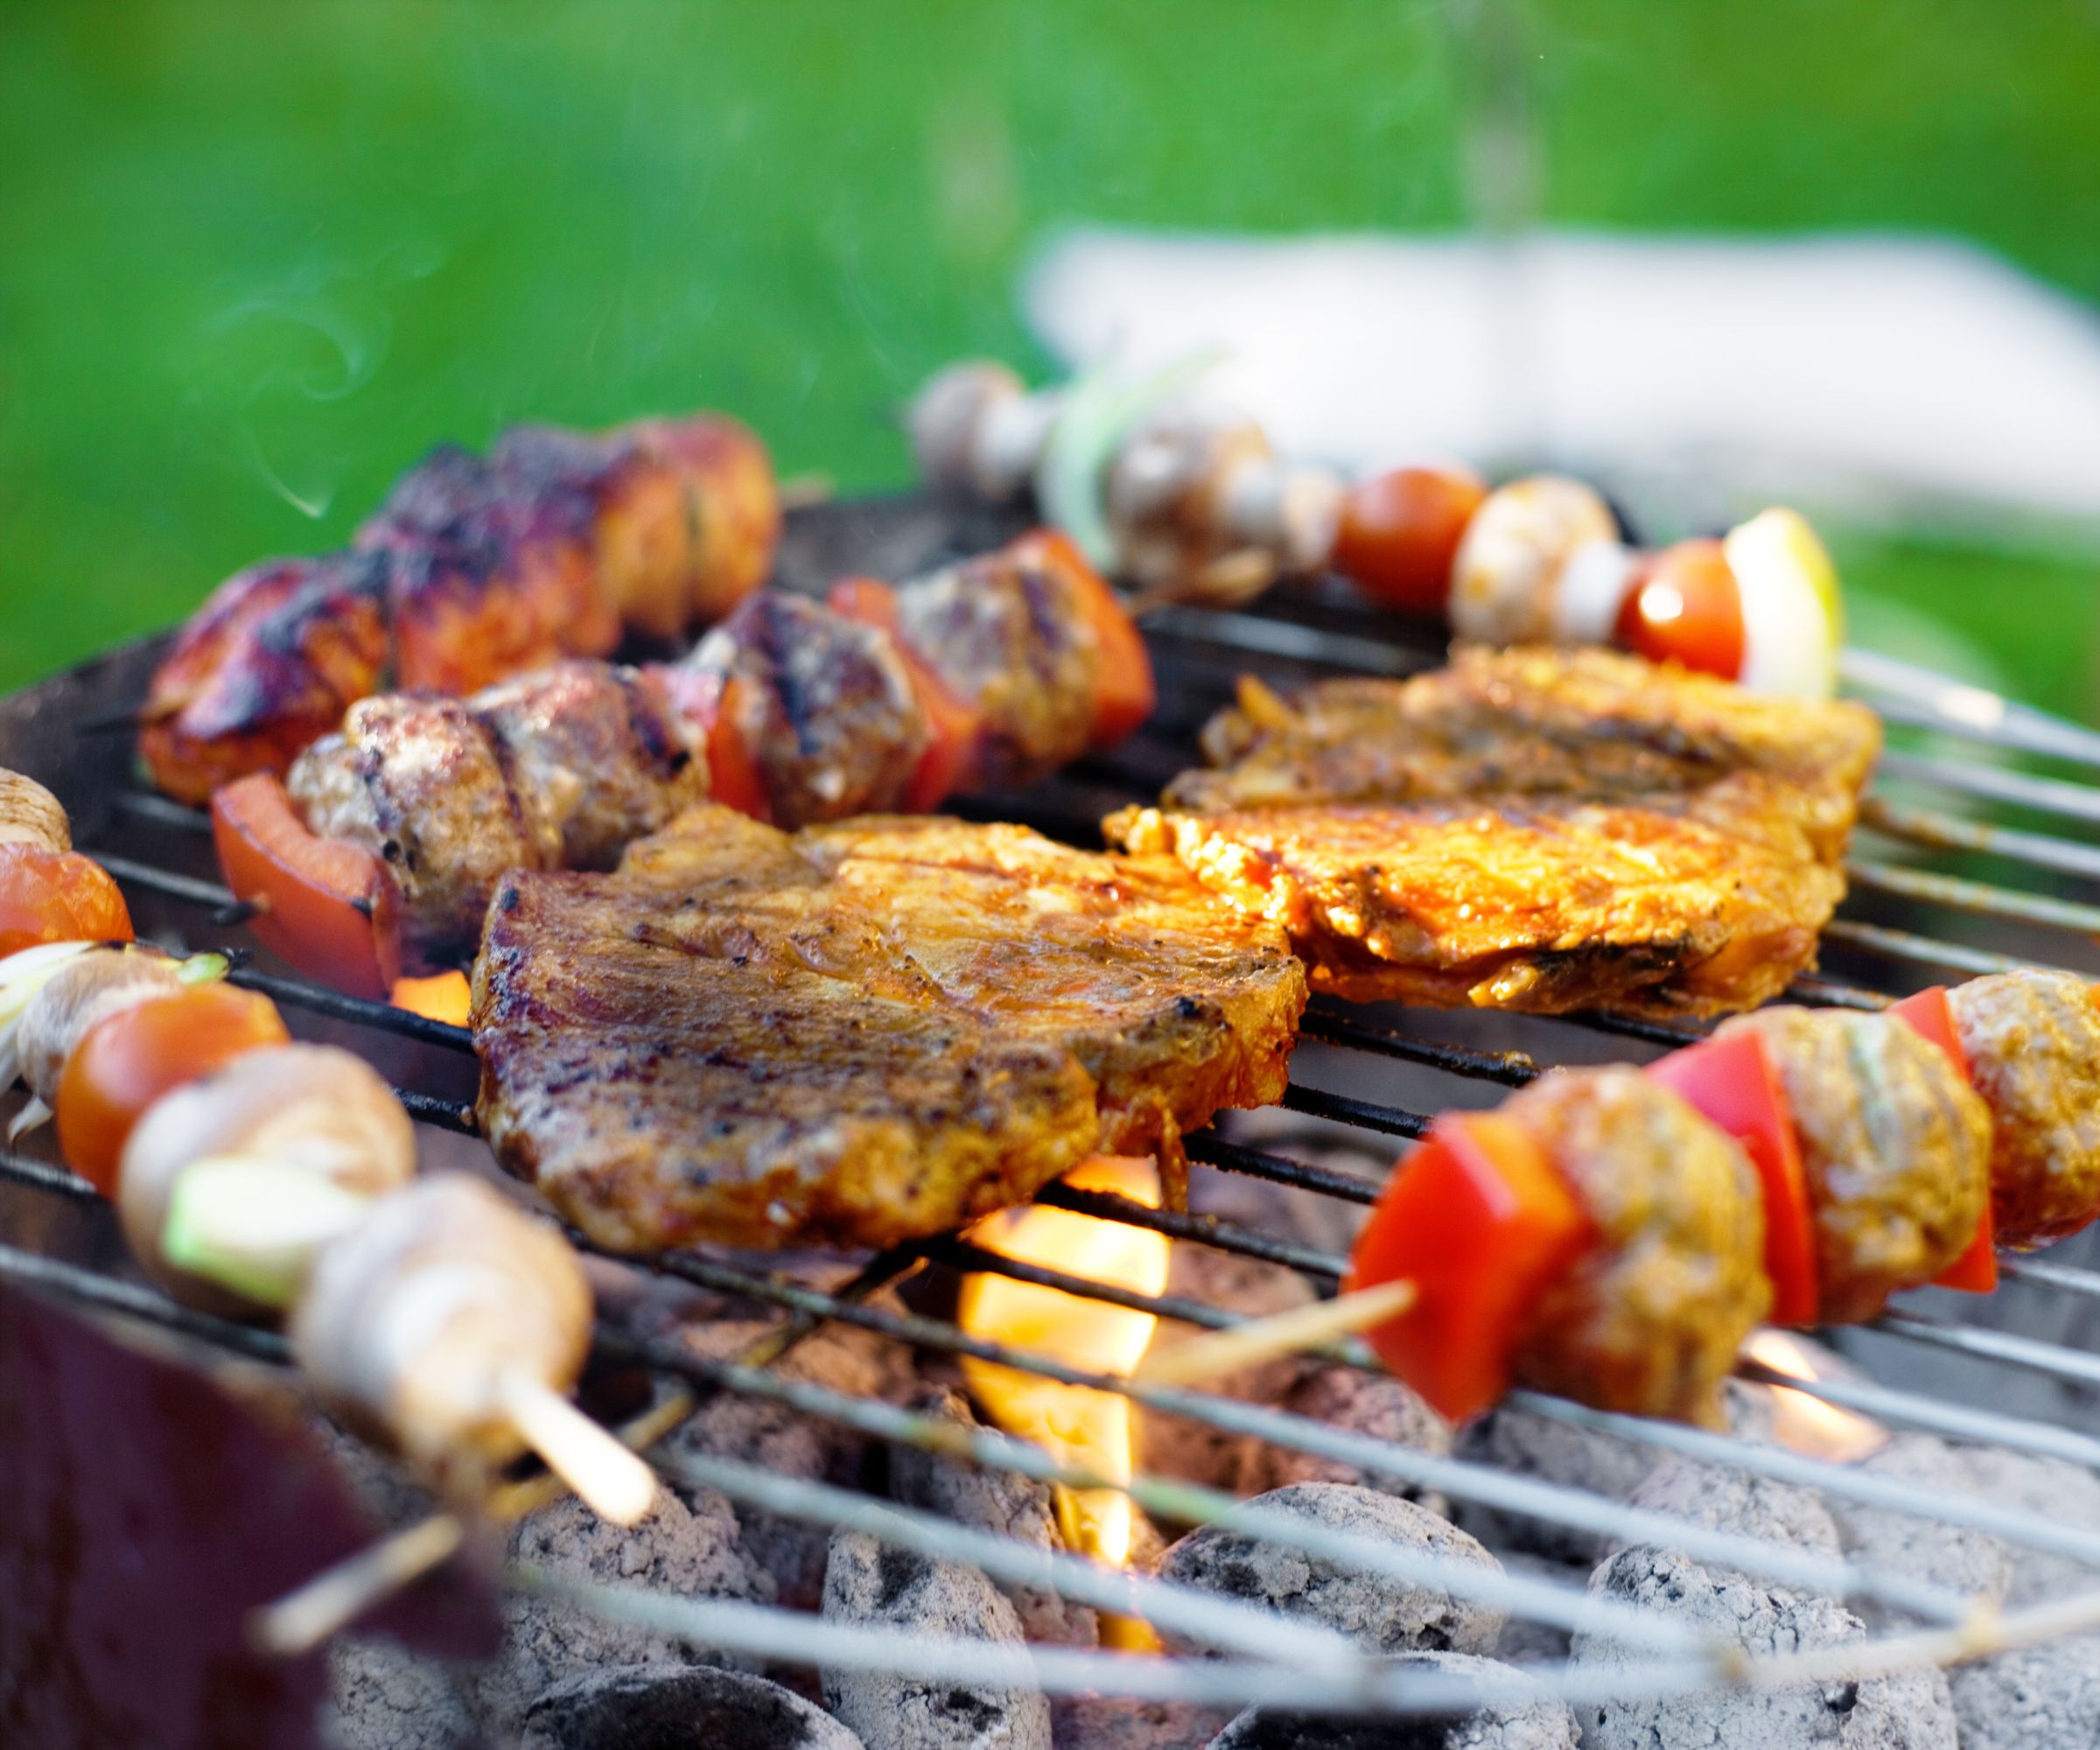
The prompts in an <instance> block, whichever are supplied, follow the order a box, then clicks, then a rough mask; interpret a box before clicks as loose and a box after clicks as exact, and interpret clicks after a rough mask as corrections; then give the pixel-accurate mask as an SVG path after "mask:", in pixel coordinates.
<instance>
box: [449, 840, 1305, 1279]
mask: <svg viewBox="0 0 2100 1750" xmlns="http://www.w3.org/2000/svg"><path fill="white" fill-rule="evenodd" d="M1305 1000H1306V984H1305V977H1304V974H1303V972H1302V970H1300V968H1299V964H1298V963H1297V962H1296V961H1295V960H1294V959H1292V956H1291V955H1290V953H1289V951H1288V949H1286V948H1285V943H1284V941H1283V938H1282V935H1280V933H1279V932H1278V931H1276V930H1274V929H1273V928H1270V927H1269V926H1267V925H1264V924H1261V923H1256V922H1248V921H1242V920H1239V919H1236V918H1234V917H1232V916H1231V915H1230V914H1229V913H1227V912H1225V911H1224V910H1223V909H1222V907H1218V906H1216V905H1215V902H1213V901H1212V900H1210V899H1209V898H1208V895H1206V894H1205V893H1203V892H1202V890H1201V888H1200V887H1198V886H1196V885H1195V884H1194V882H1193V881H1191V880H1190V879H1188V878H1187V876H1186V875H1185V874H1184V873H1183V872H1181V871H1180V869H1179V868H1178V867H1176V866H1175V865H1173V864H1172V863H1171V862H1167V861H1165V860H1163V859H1157V858H1154V859H1145V858H1118V857H1114V856H1109V855H1104V854H1100V853H1088V852H1083V851H1071V850H1068V849H1065V848H1064V847H1062V846H1059V845H1056V844H1051V843H1050V842H1048V841H1047V840H1045V839H1041V838H1039V837H1036V836H1035V835H1034V834H1033V833H1030V832H1028V831H1026V830H1023V829H1021V828H1018V827H1004V826H989V827H979V826H969V825H964V824H962V823H957V822H955V821H950V820H942V819H930V820H929V819H917V818H895V819H863V820H857V821H854V822H851V823H846V824H844V825H839V826H832V827H823V828H817V829H813V830H807V831H804V832H802V833H798V834H794V835H790V834H787V833H784V832H781V831H780V830H777V829H775V828H773V827H769V826H766V825H764V824H761V823H758V822H755V821H753V820H750V819H748V818H747V817H746V816H741V815H739V814H736V813H734V812H732V811H731V810H728V809H722V808H719V807H714V806H705V807H702V808H700V809H695V810H693V811H692V812H691V813H690V814H688V815H686V816H683V818H682V819H680V820H679V821H678V822H677V823H676V824H675V825H674V826H673V827H672V828H671V829H670V830H668V831H666V832H664V833H662V834H660V835H658V836H656V837H652V838H648V839H644V840H642V841H641V843H639V844H635V845H634V846H633V847H631V848H630V850H629V851H628V852H627V857H626V858H625V859H624V860H623V862H622V864H621V866H620V871H619V872H617V873H615V874H612V875H573V874H514V875H511V876H508V877H506V878H505V879H504V881H503V883H502V885H501V886H500V890H499V892H498V893H497V896H496V900H495V903H494V904H493V906H491V907H490V908H489V912H488V919H487V926H486V934H485V936H484V938H483V942H482V949H481V954H480V956H479V959H478V961H477V962H476V964H475V974H474V1008H473V1026H474V1036H475V1048H476V1050H477V1051H478V1052H479V1054H480V1058H481V1094H480V1102H479V1111H480V1115H481V1121H482V1124H483V1128H484V1130H485V1132H486V1135H487V1137H488V1138H489V1140H490V1142H491V1144H492V1145H493V1147H494V1148H495V1150H496V1152H497V1154H498V1156H499V1158H500V1159H501V1160H502V1161H503V1162H504V1164H505V1165H506V1166H508V1167H509V1168H510V1169H511V1170H512V1171H513V1172H514V1173H519V1174H520V1175H521V1176H523V1177H526V1178H528V1179H530V1180H533V1181H534V1182H535V1184H536V1185H537V1186H538V1187H539V1188H540V1190H541V1191H542V1193H544V1194H546V1195H547V1197H548V1198H549V1200H550V1201H552V1202H553V1203H554V1204H555V1206H556V1208H558V1209H560V1210H561V1211H562V1213H563V1215H565V1216H566V1217H567V1218H568V1219H569V1220H570V1221H572V1222H575V1223H576V1224H577V1226H578V1227H580V1228H582V1229H584V1231H585V1232H587V1233H589V1234H590V1235H591V1236H592V1238H594V1239H595V1240H597V1241H598V1242H599V1243H603V1244H606V1245H608V1246H613V1247H617V1248H620V1249H621V1250H655V1249H658V1248H662V1247H667V1246H675V1245H680V1244H683V1243H688V1242H692V1241H700V1240H711V1241H720V1242H725V1243H736V1244H743V1245H758V1246H783V1245H789V1244H796V1243H805V1242H816V1243H844V1244H853V1245H882V1244H886V1243H890V1242H892V1241H894V1240H897V1239H900V1238H904V1237H907V1236H914V1235H920V1234H927V1233H934V1232H938V1231H940V1230H941V1229H945V1228H949V1227H952V1226H954V1225H956V1224H957V1223H958V1222H964V1221H967V1220H969V1219H970V1218H971V1217H973V1216H976V1215H983V1214H984V1213H986V1212H987V1211H989V1210H991V1209H995V1208H1001V1207H1003V1206H1005V1205H1007V1204H1011V1203H1013V1202H1017V1201H1022V1200H1024V1199H1026V1198H1027V1197H1029V1196H1030V1195H1032V1194H1033V1193H1034V1192H1035V1191H1036V1190H1037V1189H1039V1188H1040V1187H1042V1186H1043V1185H1045V1184H1047V1183H1048V1182H1049V1181H1050V1180H1054V1179H1056V1178H1058V1177H1060V1176H1061V1174H1063V1173H1066V1172H1068V1171H1069V1170H1070V1169H1071V1168H1072V1167H1074V1166H1077V1165H1078V1164H1079V1163H1080V1162H1081V1161H1082V1160H1083V1159H1086V1157H1088V1156H1089V1155H1090V1154H1095V1153H1100V1152H1113V1153H1125V1154H1127V1153H1143V1152H1147V1151H1150V1150H1152V1149H1155V1148H1158V1147H1160V1146H1162V1145H1170V1146H1171V1145H1173V1142H1174V1140H1175V1138H1178V1137H1179V1135H1180V1133H1181V1132H1183V1131H1187V1130H1192V1129H1194V1128H1197V1127H1199V1126H1201V1125H1202V1124H1207V1123H1208V1121H1209V1120H1210V1118H1211V1117H1212V1115H1213V1114H1214V1113H1215V1112H1216V1111H1217V1110H1219V1109H1221V1108H1222V1107H1227V1106H1254V1105H1260V1104H1263V1103H1266V1102H1268V1101H1271V1100H1274V1099H1276V1098H1277V1097H1278V1096H1280V1095H1281V1094H1282V1092H1283V1090H1284V1087H1285V1081H1286V1071H1287V1063H1288V1060H1289V1056H1290V1052H1291V1047H1292V1043H1293V1041H1294V1039H1295V1036H1296V1030H1297V1021H1298V1017H1299V1012H1300V1011H1301V1009H1302V1008H1303V1006H1304V1004H1305Z"/></svg>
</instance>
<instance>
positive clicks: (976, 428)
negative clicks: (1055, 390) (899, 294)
mask: <svg viewBox="0 0 2100 1750" xmlns="http://www.w3.org/2000/svg"><path fill="white" fill-rule="evenodd" d="M1026 393H1027V390H1026V387H1025V386H1024V384H1023V383H1022V381H1021V380H1020V378H1019V377H1018V376H1016V375H1015V374H1013V372H1012V371H1011V370H1009V369H1008V368H1007V367H1005V365H1002V364H998V363H997V362H995V361H993V360H989V359H972V360H966V361H965V362H963V363H962V364H958V365H950V366H949V367H948V368H947V369H946V370H944V371H942V372H940V373H939V374H937V375H935V377H933V378H932V379H931V380H930V381H928V383H927V385H926V387H925V388H922V389H921V390H920V391H919V394H918V396H917V398H916V399H915V400H914V402H912V406H911V410H910V412H909V413H908V414H907V416H906V423H907V426H908V428H909V430H910V434H911V441H912V455H913V458H914V460H915V461H916V462H917V463H918V465H919V477H920V478H921V479H923V480H924V481H925V482H926V483H927V485H928V486H931V487H933V488H934V489H935V491H936V492H950V493H954V492H972V491H983V490H984V486H983V484H982V483H981V481H980V478H979V477H980V473H981V472H982V471H981V469H980V467H979V463H978V451H979V450H980V447H981V444H982V438H983V433H984V424H985V422H986V421H987V419H988V418H989V417H990V416H991V414H992V413H993V411H994V409H997V408H998V407H999V406H1001V405H1002V404H1003V403H1005V402H1013V401H1019V400H1020V399H1021V398H1022V397H1023V396H1024V395H1026Z"/></svg>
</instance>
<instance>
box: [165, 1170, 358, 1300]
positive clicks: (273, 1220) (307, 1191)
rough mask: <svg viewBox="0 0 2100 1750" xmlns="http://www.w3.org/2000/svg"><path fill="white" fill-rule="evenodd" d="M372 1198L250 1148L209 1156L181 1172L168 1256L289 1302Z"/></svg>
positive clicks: (250, 1292)
mask: <svg viewBox="0 0 2100 1750" xmlns="http://www.w3.org/2000/svg"><path fill="white" fill-rule="evenodd" d="M370 1206H371V1199H369V1198H367V1197H360V1196H359V1195H358V1194H356V1193H355V1192H351V1191H346V1190H344V1189H343V1188H342V1187H340V1186H339V1185H337V1184H336V1183H335V1182H334V1181H333V1180H328V1179H324V1178H322V1177H321V1176H320V1175H319V1174H318V1173H307V1172H302V1171H300V1170H299V1169H297V1168H296V1167H288V1166H282V1165H280V1164H279V1163H277V1162H275V1161H269V1160H261V1159H255V1158H254V1157H252V1156H246V1155H209V1156H207V1157H206V1158H205V1159H201V1160H195V1161H192V1162H191V1163H190V1165H189V1166H186V1167H185V1168H183V1170H182V1171H181V1172H180V1173H178V1174H177V1175H176V1178H175V1184H174V1187H173V1191H172V1194H171V1196H170V1197H169V1199H168V1216H167V1221H166V1222H165V1225H164V1226H163V1227H162V1229H161V1235H160V1251H161V1256H162V1257H164V1258H165V1259H166V1260H167V1261H168V1263H170V1264H172V1265H174V1267H175V1268H176V1269H178V1270H179V1271H185V1272H186V1273H187V1274H189V1275H191V1276H197V1277H202V1278H204V1279H205V1280H207V1281H208V1282H215V1283H217V1284H218V1285H220V1286H221V1287H222V1288H230V1289H232V1290H233V1291H234V1292H235V1293H236V1294H242V1295H245V1296H246V1297H247V1298H248V1299H250V1300H254V1301H256V1302H259V1303H260V1304H262V1306H290V1304H291V1302H292V1299H294V1297H295V1296H297V1293H298V1292H299V1285H300V1284H302V1283H303V1282H304V1281H305V1279H306V1271H307V1270H308V1268H309V1267H310V1266H311V1264H312V1262H313V1258H314V1256H315V1254H316V1253H318V1251H319V1250H320V1249H321V1248H322V1247H323V1246H325V1244H327V1243H328V1242H329V1241H331V1240H332V1239H336V1238H338V1237H339V1236H341V1235H343V1234H345V1233H347V1232H348V1231H349V1230H350V1229H351V1228H353V1227H354V1226H355V1225H356V1224H357V1222H359V1221H360V1220H361V1219H362V1217H363V1215H364V1213H365V1211H366V1210H367V1208H369V1207H370Z"/></svg>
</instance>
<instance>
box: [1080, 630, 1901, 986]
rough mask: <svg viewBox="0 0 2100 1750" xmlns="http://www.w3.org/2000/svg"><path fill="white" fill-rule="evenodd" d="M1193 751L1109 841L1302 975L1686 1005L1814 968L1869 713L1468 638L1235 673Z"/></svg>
mask: <svg viewBox="0 0 2100 1750" xmlns="http://www.w3.org/2000/svg"><path fill="white" fill-rule="evenodd" d="M1204 748H1205V752H1206V753H1207V754H1208V756H1209V757H1210V759H1211V760H1213V762H1214V767H1213V769H1210V770H1206V771H1194V772H1188V773H1184V774H1182V775H1181V776H1180V778H1177V779H1176V780H1175V781H1173V784H1171V785H1170V786H1169V787H1168V788H1167V790H1166V795H1165V797H1164V799H1163V802H1162V804H1161V806H1160V807H1159V808H1157V809H1125V810H1124V811H1123V812H1121V813H1119V814H1117V815H1116V816H1112V817H1111V818H1110V820H1109V822H1108V823H1107V830H1108V834H1109V837H1110V840H1111V841H1112V842H1115V843H1118V844H1122V845H1123V846H1124V848H1125V849H1127V850H1131V851H1143V852H1148V853H1167V854H1171V855H1173V856H1175V857H1178V858H1180V860H1181V861H1182V862H1183V863H1184V864H1186V865H1187V866H1188V868H1189V869H1190V870H1191V871H1192V872H1194V873H1195V874H1196V875H1197V876H1198V877H1199V879H1201V880H1202V881H1203V882H1204V883H1205V884H1206V885H1207V886H1209V887H1211V888H1212V889H1213V891H1215V892H1216V893H1219V894H1220V895H1221V896H1222V897H1223V898H1224V899H1226V900H1228V901H1229V903H1230V904H1232V905H1233V906H1234V907H1236V908H1238V909H1239V910H1241V911H1243V912H1246V913H1248V914H1252V915H1257V916H1262V917H1265V918H1268V919H1270V920H1271V921H1275V922H1278V923H1280V924H1282V925H1283V926H1284V927H1285V928H1286V929H1287V930H1288V931H1289V932H1290V933H1291V936H1292V942H1293V944H1294V946H1295V947H1296V948H1297V949H1298V951H1299V954H1300V955H1301V956H1304V957H1305V959H1306V962H1307V963H1308V965H1309V966H1310V968H1311V970H1312V977H1313V987H1314V988H1315V989H1316V990H1323V991H1333V992H1334V993H1335V994H1336V995H1339V996H1341V997H1345V998H1352V999H1355V1000H1361V1001H1375V1000H1382V999H1392V1000H1398V1001H1403V1002H1414V1003H1428V1004H1435V1005H1447V1006H1458V1005H1466V1004H1476V1005H1486V1006H1493V1007H1502V1008H1514V1009H1529V1010H1533V1011H1536V1012H1544V1013H1556V1012H1563V1011H1566V1010H1570V1009H1579V1008H1601V1009H1609V1010H1613V1011H1616V1012H1621V1013H1634V1014H1649V1015H1671V1014H1687V1013H1689V1014H1706V1013H1713V1012H1719V1011H1724V1010H1730V1009H1740V1008H1747V1007H1750V1006H1752V1005H1755V1004H1757V1003H1760V1002H1762V1001H1764V1000H1765V999H1766V998H1769V997H1771V996H1774V995H1775V994H1776V993H1777V992H1778V991H1781V990H1782V989H1784V988H1785V986H1786V984H1788V982H1789V980H1790V979H1791V978H1792V977H1794V975H1795V974H1796V973H1797V972H1799V971H1800V970H1803V968H1805V967H1808V966H1810V965H1812V964H1813V963H1814V960H1815V950H1816V939H1817V934H1818V932H1819V931H1820V930H1821V928H1822V927H1823V925H1824V922H1826V921H1828V919H1829V918H1830V915H1831V911H1832V910H1833V909H1834V908H1835V907H1836V905H1837V902H1838V900H1839V899H1840V898H1841V897H1842V895H1843V893H1844V878H1843V876H1842V874H1841V873H1840V871H1839V858H1840V856H1841V854H1842V852H1843V850H1844V846H1845V839H1846V837H1847V836H1848V835H1849V833H1850V831H1851V829H1852V822H1853V818H1854V816H1855V814H1856V811H1857V809H1858V802H1859V792H1860V789H1861V788H1862V787H1863V786H1864V784H1865V782H1866V777H1867V774H1868V772H1869V769H1870V768H1871V767H1872V765H1873V760H1874V758H1875V755H1876V754H1877V753H1878V752H1879V749H1880V727H1879V725H1878V723H1877V721H1876V719H1875V718H1874V717H1873V714H1872V713H1871V712H1869V711H1866V710H1865V709H1864V708H1862V707H1859V706H1857V705H1852V704H1817V703H1813V702H1808V701H1802V700H1785V701H1781V700H1774V699H1768V698H1762V697H1758V696H1756V695H1754V694H1750V693H1747V692H1744V691H1743V690H1740V689H1739V688H1736V687H1733V686H1731V685H1729V684H1727V683H1723V682H1718V681H1714V680H1711V679H1708V678H1706V677H1705V676H1693V675H1690V674H1687V673H1685V672H1684V671H1682V670H1679V669H1671V668H1657V667H1655V666H1653V665H1651V664H1649V663H1647V662H1642V660H1641V659H1639V658H1637V657H1631V656H1622V655H1614V654H1611V653H1608V652H1605V651H1601V650H1580V651H1571V650H1559V649H1546V648H1523V649H1515V650H1500V651H1491V650H1487V649H1481V648H1465V649H1461V650H1460V652H1459V653H1458V655H1456V656H1455V657H1454V659H1453V662H1452V664H1451V666H1450V667H1449V668H1447V669H1440V670H1438V671H1436V672H1435V673H1432V674H1429V675H1425V676H1417V677H1415V678H1413V679H1410V680H1406V681H1398V682H1389V681H1368V680H1367V681H1341V682H1334V683H1327V684H1325V685H1322V686H1318V687H1315V688H1313V689H1312V690H1310V691H1308V692H1307V693H1306V694H1305V695H1303V696H1302V697H1299V699H1297V700H1294V701H1292V702H1289V703H1286V702H1285V701H1283V700H1281V699H1279V698H1278V697H1276V696H1274V695H1273V694H1271V693H1270V692H1269V691H1268V690H1266V689H1265V688H1263V687H1261V686H1260V685H1259V684H1258V683H1243V688H1242V697H1241V702H1240V704H1239V706H1238V708H1237V709H1236V710H1233V711H1227V712H1225V713H1223V714H1222V716H1220V717H1219V718H1216V719H1215V720H1214V721H1213V722H1212V723H1211V724H1210V725H1209V726H1208V729H1207V730H1206V732H1205V734H1204Z"/></svg>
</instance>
